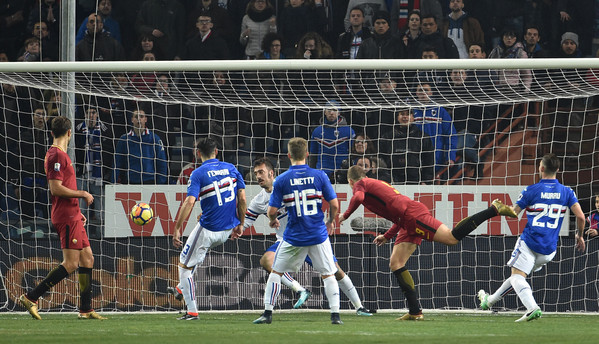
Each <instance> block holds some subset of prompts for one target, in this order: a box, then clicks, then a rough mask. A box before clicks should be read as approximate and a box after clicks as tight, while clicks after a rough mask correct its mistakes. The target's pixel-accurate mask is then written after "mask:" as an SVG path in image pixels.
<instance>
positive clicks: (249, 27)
mask: <svg viewBox="0 0 599 344" xmlns="http://www.w3.org/2000/svg"><path fill="white" fill-rule="evenodd" d="M269 32H277V18H276V17H275V10H274V8H273V7H272V5H271V4H270V1H268V0H251V1H250V3H249V4H248V6H247V11H246V15H245V16H244V17H243V20H242V21H241V35H240V36H239V42H240V43H241V45H243V46H245V58H246V59H250V60H253V59H255V58H256V56H257V55H258V54H259V53H260V45H261V43H262V40H263V39H264V36H265V35H266V34H267V33H269Z"/></svg>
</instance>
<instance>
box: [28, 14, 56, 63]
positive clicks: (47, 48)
mask: <svg viewBox="0 0 599 344" xmlns="http://www.w3.org/2000/svg"><path fill="white" fill-rule="evenodd" d="M31 35H32V36H33V37H36V38H38V39H39V40H40V53H41V59H42V61H58V33H52V32H50V29H49V28H48V24H47V23H46V22H45V21H40V22H38V23H35V25H33V31H31Z"/></svg>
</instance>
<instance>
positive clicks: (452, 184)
mask: <svg viewBox="0 0 599 344" xmlns="http://www.w3.org/2000/svg"><path fill="white" fill-rule="evenodd" d="M516 63H517V64H516ZM534 63H535V64H533V62H532V60H527V61H500V60H481V61H474V60H468V61H464V60H457V61H445V60H438V61H413V60H405V61H399V60H397V61H388V60H383V61H371V60H362V61H345V60H343V61H341V60H320V61H315V60H314V61H299V60H287V61H275V62H268V61H218V62H190V61H187V62H176V61H175V62H173V61H170V62H143V63H128V62H124V63H110V62H93V63H84V62H78V63H52V62H42V63H3V64H0V83H1V84H2V86H1V87H0V101H1V102H0V114H2V116H1V117H0V135H1V136H0V139H1V142H0V187H1V190H0V210H1V212H0V213H1V215H0V255H1V257H2V259H1V260H0V310H7V311H16V310H22V308H21V306H20V305H18V303H16V302H15V300H16V298H18V296H19V295H20V294H22V293H23V292H25V291H26V290H28V289H30V288H32V287H33V286H34V285H35V284H37V283H38V282H39V281H40V280H41V279H43V278H44V277H45V276H46V274H47V273H48V271H49V270H50V269H52V268H53V267H54V266H55V265H57V264H58V263H60V261H61V259H62V254H61V251H60V244H59V241H58V240H57V236H56V234H55V233H54V231H53V229H52V227H51V224H50V220H49V210H50V205H49V202H48V200H49V198H48V189H47V186H46V179H45V174H44V171H43V159H44V155H45V153H46V150H47V149H48V147H49V145H50V144H51V138H50V136H49V131H48V127H47V121H48V120H50V119H51V118H52V117H53V116H56V115H59V114H63V115H66V116H68V117H70V118H72V119H73V121H74V130H73V131H74V140H72V147H71V149H70V154H71V156H72V159H73V162H74V165H75V166H74V167H75V170H76V173H77V177H78V181H79V186H80V187H86V188H88V189H89V190H91V192H92V194H94V196H95V197H96V202H94V205H93V206H92V207H91V208H87V207H83V208H82V211H83V212H84V214H85V215H86V216H87V218H88V219H89V224H88V226H87V227H88V228H87V229H88V233H89V236H90V240H91V245H92V249H93V251H94V254H95V257H96V258H95V269H94V275H93V279H94V287H93V303H92V306H93V307H94V308H95V309H97V310H103V311H135V310H152V311H154V310H158V311H165V310H177V309H180V308H181V307H182V304H181V303H180V302H179V301H177V300H175V299H174V297H173V296H171V295H169V294H167V292H166V288H167V287H169V286H174V285H176V283H177V282H178V273H177V267H176V264H177V262H178V255H179V250H178V249H175V248H173V246H172V244H171V241H170V238H169V237H168V235H170V234H171V233H172V231H173V229H174V220H175V217H176V215H177V214H178V210H179V208H180V205H181V204H182V201H183V200H184V199H185V196H186V187H185V184H186V177H185V175H186V173H189V171H190V170H191V169H193V168H194V167H195V166H196V165H197V164H196V162H195V160H194V142H195V141H196V140H197V139H198V138H201V137H206V136H212V137H215V138H217V139H218V142H219V144H220V147H219V148H220V149H219V151H220V154H219V158H220V159H222V160H224V161H227V162H231V163H233V164H235V165H236V166H237V168H238V169H239V170H240V172H241V173H242V174H243V175H244V176H245V180H246V184H247V185H248V187H247V196H248V201H249V200H251V198H252V197H253V196H254V195H256V194H257V193H258V192H259V191H260V187H259V186H258V185H256V184H255V182H254V178H253V175H252V173H251V172H252V161H253V160H254V159H256V158H259V157H264V156H266V157H268V158H269V159H271V161H272V162H273V164H274V165H275V167H276V169H277V173H281V172H284V171H285V170H286V169H287V168H288V166H289V161H288V159H287V151H286V144H287V141H288V140H289V139H290V138H292V137H296V136H299V137H304V138H306V139H308V140H309V142H310V146H311V148H310V149H311V152H312V153H311V154H312V156H313V157H314V158H315V159H311V161H310V163H311V164H314V166H316V167H317V168H322V169H323V170H325V171H327V173H329V175H330V177H331V180H332V181H333V182H334V187H335V189H336V191H337V194H338V197H339V200H340V201H341V211H344V210H345V209H346V208H347V206H348V201H349V199H350V198H351V195H352V193H351V189H350V187H349V186H348V185H347V182H346V179H345V171H346V169H347V167H348V166H350V165H353V164H362V165H364V166H366V167H367V168H368V169H370V171H371V172H370V173H371V175H372V176H375V177H377V178H379V179H383V180H386V181H388V182H389V183H391V184H393V185H394V186H395V187H396V188H397V189H398V190H399V191H400V192H402V193H403V194H406V195H408V196H410V197H412V198H414V199H417V200H419V201H421V202H423V203H425V204H426V205H427V206H428V207H429V208H430V209H431V211H432V212H433V213H434V215H435V216H436V217H437V218H438V219H440V220H441V221H443V222H444V223H446V224H447V225H448V226H450V227H451V226H453V225H454V224H456V223H457V222H458V221H459V220H460V219H461V218H463V217H464V216H467V215H472V214H474V213H476V212H477V211H479V210H482V209H484V208H486V207H488V206H489V204H490V202H491V201H492V200H493V199H495V198H499V199H501V200H503V201H504V202H505V203H507V204H512V203H513V202H515V201H516V199H517V197H518V195H519V193H520V191H521V190H522V189H523V188H524V187H525V186H527V185H530V184H533V183H535V182H536V181H537V180H538V171H537V169H538V163H539V158H540V157H542V155H544V154H546V153H549V152H553V153H555V154H557V155H558V157H560V159H561V163H562V168H561V172H560V173H559V174H558V178H559V179H560V180H561V181H562V183H564V184H565V185H568V186H571V187H572V188H573V189H574V191H576V193H577V196H578V199H579V201H580V203H581V205H582V208H583V211H584V212H585V213H586V214H588V213H589V212H590V211H591V210H594V195H595V194H597V193H598V192H599V184H598V183H597V182H595V180H596V179H597V175H598V172H597V171H599V168H598V167H599V166H598V165H599V160H598V159H599V153H597V152H598V151H599V150H598V149H597V148H598V147H597V142H598V141H597V137H599V124H598V123H599V118H598V113H599V97H598V96H599V75H598V74H599V69H598V70H595V69H593V68H592V67H597V68H599V66H598V64H597V63H596V62H595V61H594V60H586V59H580V60H579V61H578V60H577V61H576V62H571V61H564V60H557V59H556V60H537V61H536V62H534ZM140 110H141V111H143V113H144V114H145V116H146V117H145V118H146V120H147V123H146V126H147V129H148V130H149V132H151V133H153V134H156V135H157V136H158V137H159V138H160V142H161V143H156V144H154V146H152V145H151V144H148V145H145V144H143V143H139V144H138V146H137V150H134V149H133V148H131V146H128V145H127V143H126V141H127V137H128V135H129V136H131V135H133V133H136V131H135V129H134V125H137V124H136V123H137V122H139V118H137V119H135V120H134V121H135V122H136V123H134V121H133V120H132V116H133V115H134V114H136V113H139V111H140ZM330 113H336V115H338V116H339V117H336V116H335V117H334V119H332V120H331V119H329V118H327V114H330ZM412 117H413V118H412ZM410 118H411V120H410ZM414 121H415V122H414ZM347 127H349V128H351V130H348V129H344V128H347ZM425 127H427V129H424V128H425ZM420 128H422V129H420ZM348 132H349V134H346V133H348ZM143 133H144V134H146V131H144V132H143ZM318 135H320V136H318ZM344 135H347V137H346V136H344ZM133 136H135V135H133ZM119 142H121V144H119ZM160 145H162V147H163V148H164V151H163V152H162V147H160ZM144 147H145V148H144ZM148 147H150V148H148ZM137 151H139V152H142V151H143V154H150V155H148V156H146V158H145V159H135V156H136V154H141V153H137ZM140 164H141V165H140ZM141 166H143V167H141ZM141 169H143V171H144V172H143V173H139V172H141ZM138 202H145V203H148V204H150V206H151V207H152V208H153V210H154V213H155V218H154V221H152V222H151V223H150V224H148V225H146V226H143V227H141V226H137V225H135V224H134V223H133V222H132V221H131V220H130V219H129V218H128V213H129V211H130V209H131V207H132V206H133V205H134V204H136V203H138ZM325 206H326V205H325ZM200 213H201V209H199V204H198V205H196V208H195V209H194V211H193V213H192V214H191V216H190V217H189V219H188V221H187V224H186V227H185V235H188V234H189V233H190V232H191V230H192V229H193V226H194V225H195V222H196V220H195V219H196V217H197V216H198V215H199V214H200ZM573 222H574V221H568V219H567V220H566V221H565V222H564V226H563V228H562V229H561V232H560V240H559V244H558V252H557V255H556V257H555V259H554V260H553V262H551V263H549V264H548V265H547V266H546V267H545V268H544V269H543V270H542V271H540V272H537V273H534V274H533V275H532V278H531V285H532V288H533V290H534V295H535V298H536V300H537V301H538V302H539V304H540V305H541V307H542V308H543V310H544V311H549V312H551V311H560V312H563V311H584V312H597V311H599V305H598V303H597V300H598V298H599V288H598V287H599V286H598V284H597V283H598V282H597V281H598V280H599V268H598V267H599V262H598V254H597V249H598V245H597V239H590V240H589V241H588V242H587V244H588V246H587V251H586V252H584V253H582V254H581V253H577V252H576V251H575V249H574V236H573V233H574V232H573V229H574V223H573ZM525 223H526V217H525V216H524V217H523V218H522V219H519V220H511V219H510V220H507V219H504V218H502V219H499V218H496V219H492V220H490V221H488V222H486V223H483V224H482V225H481V226H480V227H479V228H478V229H477V230H476V231H475V232H474V233H473V235H471V236H469V237H467V238H466V239H464V240H463V241H462V242H461V243H460V244H458V245H457V246H454V247H447V246H444V245H442V244H433V243H429V242H423V244H422V245H421V246H420V248H419V249H418V250H417V251H416V252H415V254H414V255H413V256H412V257H411V258H410V260H409V261H408V265H407V267H408V269H409V270H410V271H411V272H412V275H413V276H414V280H415V283H416V285H417V289H418V292H419V295H420V300H421V304H422V307H423V308H425V309H433V308H434V309H475V308H476V307H477V303H476V299H475V296H476V292H477V291H478V290H479V289H486V290H494V289H496V288H497V287H498V286H499V285H500V284H501V283H502V281H503V280H504V279H505V278H506V277H508V276H509V270H508V269H507V268H506V267H505V263H506V261H507V259H508V258H509V256H510V254H511V251H512V248H513V246H514V243H515V241H516V239H517V235H518V234H519V233H521V231H522V229H523V228H524V225H525ZM388 226H389V224H388V223H387V222H386V221H384V220H381V219H377V218H376V216H375V215H374V214H372V213H369V212H368V211H364V210H362V209H360V210H359V211H358V212H357V213H356V214H354V215H353V217H352V218H351V219H350V221H347V222H346V223H344V224H343V226H337V230H336V234H335V235H334V236H332V242H333V248H334V252H335V254H336V257H337V259H338V260H339V264H340V266H341V267H342V268H343V269H344V270H345V272H346V273H347V274H348V275H349V276H350V277H351V279H352V280H353V283H354V285H355V286H356V288H357V289H358V291H359V294H360V296H361V297H362V300H363V303H364V304H365V306H366V307H367V308H372V309H402V308H405V307H406V306H405V299H404V297H403V294H402V293H401V289H400V288H399V287H398V285H397V282H396V281H395V279H394V277H393V275H392V274H391V273H390V271H389V267H388V264H389V256H390V254H391V249H392V244H387V245H386V246H383V247H376V246H375V245H374V244H372V239H373V235H374V234H376V233H382V232H384V231H386V230H387V229H388ZM274 240H275V238H274V235H273V232H272V230H271V229H270V228H268V226H267V223H266V221H265V219H260V220H259V221H257V222H256V223H255V225H254V227H252V228H250V229H249V230H248V231H246V232H245V233H244V235H243V236H242V238H241V239H240V240H237V241H229V242H227V243H226V244H225V245H223V246H220V247H217V248H215V249H214V250H212V251H210V253H209V254H208V256H207V258H206V260H205V262H204V264H203V265H202V266H200V267H198V268H197V269H196V281H197V290H196V295H197V301H198V306H199V308H200V309H201V310H253V309H262V307H263V303H262V302H263V301H262V300H263V289H264V284H265V280H266V277H267V273H266V272H265V271H264V270H263V269H262V268H261V267H260V263H259V260H260V257H261V256H262V254H263V253H264V251H265V249H266V248H268V247H269V246H270V245H271V244H272V243H273V242H274ZM292 275H293V276H294V277H295V278H296V279H297V280H298V281H299V282H300V283H301V284H302V285H304V286H305V287H306V288H308V289H310V290H311V291H312V292H313V296H312V297H311V298H310V299H309V300H308V301H307V303H306V305H307V307H309V308H323V307H326V304H325V300H326V298H325V297H324V296H323V291H322V288H321V282H320V278H319V276H318V275H317V274H316V273H315V272H314V271H312V269H311V268H309V267H308V266H307V265H306V266H305V268H304V269H302V270H301V271H299V272H298V273H295V274H292ZM295 299H296V295H294V294H293V293H292V292H291V291H290V290H284V291H283V293H282V297H281V298H280V302H279V306H280V307H281V308H291V306H292V305H293V303H294V302H295ZM342 300H345V301H347V299H346V298H344V297H343V296H342ZM40 302H41V303H40V308H41V309H42V310H44V311H45V310H50V311H72V310H74V309H76V306H77V304H78V285H77V278H76V276H74V275H72V276H70V277H69V278H68V280H67V283H61V284H59V285H58V286H56V288H53V289H52V290H51V291H50V292H49V293H47V294H46V295H45V296H44V297H43V298H42V299H41V300H40ZM500 305H502V306H503V307H504V308H505V309H509V310H515V309H518V308H521V307H522V306H521V305H520V304H519V301H518V300H517V298H516V296H515V294H513V295H510V296H507V297H506V298H505V299H504V301H503V303H502V304H500ZM342 308H346V309H347V308H351V305H350V304H349V302H342Z"/></svg>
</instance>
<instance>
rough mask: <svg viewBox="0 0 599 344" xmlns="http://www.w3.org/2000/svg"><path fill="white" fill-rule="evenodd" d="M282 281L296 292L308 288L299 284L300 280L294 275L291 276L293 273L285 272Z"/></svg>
mask: <svg viewBox="0 0 599 344" xmlns="http://www.w3.org/2000/svg"><path fill="white" fill-rule="evenodd" d="M281 283H283V285H285V286H286V287H288V288H291V290H293V291H294V292H296V293H297V292H300V291H304V290H306V288H304V287H302V285H301V284H299V282H298V281H296V280H294V279H293V277H291V275H290V274H288V273H284V274H283V276H282V277H281Z"/></svg>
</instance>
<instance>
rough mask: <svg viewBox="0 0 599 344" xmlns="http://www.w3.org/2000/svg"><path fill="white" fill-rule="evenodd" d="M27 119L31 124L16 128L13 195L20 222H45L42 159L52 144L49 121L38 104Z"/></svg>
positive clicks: (46, 202) (45, 210) (45, 204)
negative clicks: (15, 170)
mask: <svg viewBox="0 0 599 344" xmlns="http://www.w3.org/2000/svg"><path fill="white" fill-rule="evenodd" d="M31 116H32V118H31V123H32V124H33V125H32V126H22V127H20V128H19V138H20V141H19V147H18V149H19V150H18V153H17V156H18V157H19V161H20V163H19V165H18V166H13V167H14V168H16V169H18V170H19V182H18V183H19V184H18V185H16V189H15V194H16V196H17V199H18V200H19V202H20V205H19V208H20V209H21V216H22V219H23V220H25V221H27V222H31V221H36V222H37V221H39V220H40V219H47V218H48V215H49V212H48V192H47V181H46V178H45V172H44V157H45V156H46V150H47V149H48V147H50V145H51V144H52V137H51V134H50V130H49V124H50V123H51V120H50V119H49V117H48V116H47V114H46V111H45V109H44V107H43V106H42V105H41V104H38V105H36V106H35V107H34V110H33V113H32V114H31ZM36 218H37V219H36Z"/></svg>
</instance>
